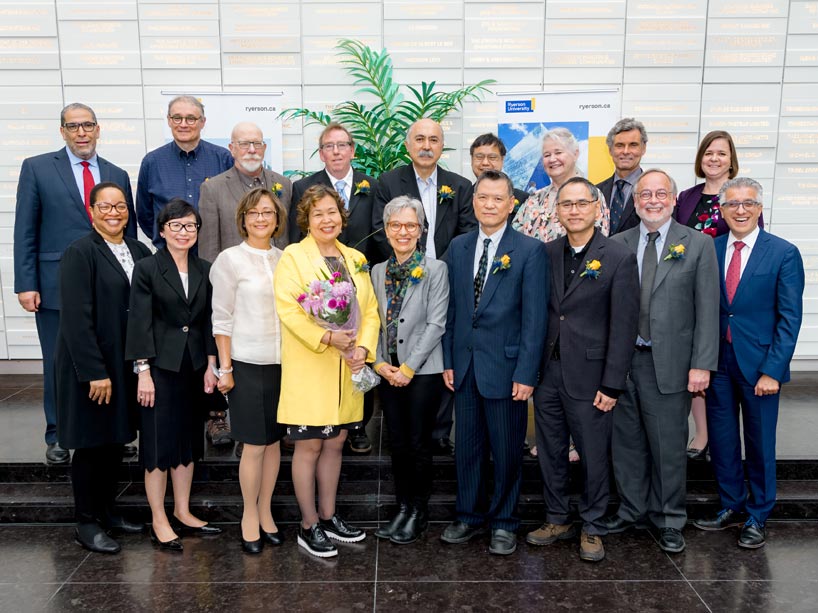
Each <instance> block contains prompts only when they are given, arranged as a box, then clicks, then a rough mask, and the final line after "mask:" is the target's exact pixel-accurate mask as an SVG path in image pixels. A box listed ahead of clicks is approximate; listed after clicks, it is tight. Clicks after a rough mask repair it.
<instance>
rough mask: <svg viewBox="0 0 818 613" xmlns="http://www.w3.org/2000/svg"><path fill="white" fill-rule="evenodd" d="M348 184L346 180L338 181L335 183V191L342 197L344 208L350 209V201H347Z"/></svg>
mask: <svg viewBox="0 0 818 613" xmlns="http://www.w3.org/2000/svg"><path fill="white" fill-rule="evenodd" d="M346 186H347V182H346V181H344V180H341V181H336V182H335V191H337V192H338V195H339V196H341V200H343V201H344V208H345V209H348V208H349V200H347V192H346Z"/></svg>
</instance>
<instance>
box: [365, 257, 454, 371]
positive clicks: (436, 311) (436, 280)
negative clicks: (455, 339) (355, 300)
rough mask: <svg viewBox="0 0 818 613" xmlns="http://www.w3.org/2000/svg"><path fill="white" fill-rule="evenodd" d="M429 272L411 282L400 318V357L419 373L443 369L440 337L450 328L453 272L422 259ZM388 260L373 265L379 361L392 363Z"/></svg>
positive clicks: (432, 261) (442, 264) (441, 263)
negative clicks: (388, 343)
mask: <svg viewBox="0 0 818 613" xmlns="http://www.w3.org/2000/svg"><path fill="white" fill-rule="evenodd" d="M420 266H421V267H422V268H423V269H424V270H425V271H426V274H425V276H424V277H423V278H422V279H421V280H420V281H419V282H418V283H417V284H410V285H409V287H408V288H407V289H406V295H405V296H404V298H403V304H402V305H401V309H400V315H399V318H398V323H397V326H398V360H399V361H400V363H401V364H406V365H407V366H408V367H409V368H411V369H412V370H414V371H415V374H417V375H431V374H437V373H442V372H443V348H442V346H441V344H440V340H441V339H442V338H443V333H444V332H445V331H446V311H447V309H448V307H449V271H448V268H447V267H446V264H444V263H443V262H440V261H438V260H427V259H426V258H425V257H424V258H423V260H421V263H420ZM385 278H386V262H381V263H380V264H376V265H375V266H374V267H373V268H372V285H373V287H374V288H375V296H376V297H377V299H378V313H379V314H380V316H381V332H380V334H379V335H378V351H377V359H376V363H380V362H386V363H387V364H390V363H391V362H390V360H389V353H388V352H387V349H386V286H385Z"/></svg>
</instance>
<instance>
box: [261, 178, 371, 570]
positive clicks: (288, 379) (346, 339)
mask: <svg viewBox="0 0 818 613" xmlns="http://www.w3.org/2000/svg"><path fill="white" fill-rule="evenodd" d="M296 222H297V223H298V225H299V226H300V227H301V229H302V231H304V232H305V233H306V234H307V236H306V238H304V240H302V241H301V242H300V243H297V244H294V245H290V246H289V247H287V248H286V249H285V250H284V254H283V255H282V256H281V259H280V260H279V262H278V266H277V268H276V274H275V278H274V284H275V296H276V310H277V311H278V315H279V318H280V319H281V324H282V337H281V369H282V373H281V398H280V400H279V404H278V421H279V423H282V424H286V425H287V433H288V435H289V437H290V440H292V441H294V442H295V452H294V454H293V464H292V476H293V485H294V487H295V496H296V498H297V499H298V506H299V508H300V510H301V525H300V527H299V531H298V544H299V546H301V547H303V548H304V549H306V550H307V551H308V552H309V553H311V554H313V555H315V556H319V557H322V558H325V557H330V556H334V555H337V554H338V550H337V549H336V548H335V546H334V545H333V544H332V542H331V541H330V539H335V540H338V541H342V542H346V543H351V542H356V541H360V540H362V539H363V538H364V537H365V536H366V534H365V533H364V532H363V530H360V529H359V528H355V527H354V526H350V525H349V524H347V523H346V522H345V521H344V520H343V519H341V518H340V517H339V516H338V514H337V513H336V512H335V494H336V492H337V490H338V478H339V477H340V474H341V453H342V451H343V447H344V441H345V440H346V437H347V431H349V430H355V429H358V428H362V427H363V423H362V419H363V398H364V397H363V394H362V393H360V392H357V391H355V390H354V389H353V385H352V378H351V377H352V374H353V373H356V372H358V371H359V370H361V369H362V368H363V367H364V366H365V363H366V362H372V361H374V359H375V350H376V347H377V342H378V330H379V328H380V320H379V317H378V304H377V301H376V299H375V292H374V291H373V289H372V282H371V281H370V279H369V273H368V272H367V271H365V270H364V268H366V267H364V266H363V264H364V263H365V262H366V260H365V258H364V256H363V255H362V254H361V253H360V252H358V251H356V250H354V249H350V248H349V247H346V246H345V245H342V244H341V243H340V242H338V240H336V239H337V238H338V235H339V234H340V233H341V230H343V228H344V226H345V225H346V210H345V208H344V203H343V201H342V200H341V198H340V196H339V195H338V194H337V192H335V191H334V190H332V189H331V188H329V187H326V186H324V185H315V186H313V187H311V188H309V189H308V190H307V191H306V192H304V196H303V197H302V198H301V201H300V202H299V203H298V207H297V213H296ZM321 271H323V272H324V273H326V274H327V275H329V274H331V273H333V272H336V271H337V272H340V273H341V278H342V279H343V280H346V281H350V282H352V283H353V285H354V286H355V291H356V296H357V301H358V305H359V307H360V322H359V326H358V330H357V331H329V330H326V329H325V328H322V327H321V326H319V325H318V324H316V323H315V322H314V321H313V319H312V317H311V316H310V315H308V314H307V312H306V311H305V310H304V308H303V307H302V306H301V305H300V304H299V303H298V300H297V297H298V296H299V294H301V293H302V292H303V291H304V288H305V287H306V286H307V285H308V284H309V283H310V282H311V281H314V280H316V279H321V278H322V272H321ZM344 355H348V356H349V357H344ZM316 480H317V482H318V500H319V506H318V510H317V511H316V508H315V483H316Z"/></svg>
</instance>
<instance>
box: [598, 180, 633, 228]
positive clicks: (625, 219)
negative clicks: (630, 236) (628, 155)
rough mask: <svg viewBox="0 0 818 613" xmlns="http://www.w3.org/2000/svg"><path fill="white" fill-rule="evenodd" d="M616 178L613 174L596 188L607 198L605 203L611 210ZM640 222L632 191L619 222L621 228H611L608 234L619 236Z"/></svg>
mask: <svg viewBox="0 0 818 613" xmlns="http://www.w3.org/2000/svg"><path fill="white" fill-rule="evenodd" d="M615 177H616V175H615V174H613V175H611V176H610V177H608V178H607V179H605V180H604V181H603V182H602V183H597V184H596V186H597V187H598V188H599V189H600V191H601V192H602V195H603V196H605V202H607V203H608V208H609V209H610V208H611V203H612V202H613V190H614V188H615V187H616V183H615V182H614V179H615ZM640 221H641V220H640V219H639V215H637V214H636V209H635V208H634V206H633V190H631V195H630V196H628V200H627V202H625V210H624V211H623V212H622V218H621V219H620V220H619V227H618V228H614V227H611V230H610V232H608V236H613V235H614V234H619V233H620V232H624V231H625V230H630V229H631V228H633V227H635V226H638V225H639V222H640Z"/></svg>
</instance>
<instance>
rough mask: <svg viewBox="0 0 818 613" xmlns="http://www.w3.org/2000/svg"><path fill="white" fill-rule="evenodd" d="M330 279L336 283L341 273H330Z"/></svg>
mask: <svg viewBox="0 0 818 613" xmlns="http://www.w3.org/2000/svg"><path fill="white" fill-rule="evenodd" d="M332 278H333V279H335V280H336V281H337V280H338V279H340V278H341V273H340V271H338V270H336V271H335V272H334V273H332Z"/></svg>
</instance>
